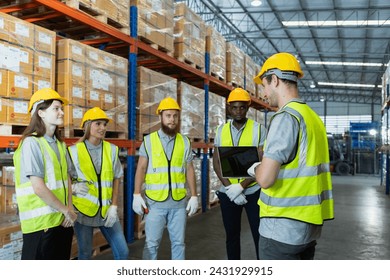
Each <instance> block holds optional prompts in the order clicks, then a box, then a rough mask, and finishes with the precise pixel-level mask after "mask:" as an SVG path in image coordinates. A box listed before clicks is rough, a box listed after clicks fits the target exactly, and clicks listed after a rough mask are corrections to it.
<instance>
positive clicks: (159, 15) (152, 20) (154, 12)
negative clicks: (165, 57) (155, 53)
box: [130, 0, 174, 52]
mask: <svg viewBox="0 0 390 280" xmlns="http://www.w3.org/2000/svg"><path fill="white" fill-rule="evenodd" d="M130 4H131V5H132V6H136V7H137V10H138V37H139V38H140V39H142V40H145V41H147V42H148V43H152V44H156V45H157V46H158V48H159V49H160V50H162V51H165V52H173V27H174V22H173V16H174V5H173V0H165V1H162V0H131V1H130Z"/></svg>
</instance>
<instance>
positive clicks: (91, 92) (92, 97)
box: [85, 88, 103, 108]
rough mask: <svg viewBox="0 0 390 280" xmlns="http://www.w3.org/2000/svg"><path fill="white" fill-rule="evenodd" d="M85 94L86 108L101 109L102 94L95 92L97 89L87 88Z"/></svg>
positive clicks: (98, 91)
mask: <svg viewBox="0 0 390 280" xmlns="http://www.w3.org/2000/svg"><path fill="white" fill-rule="evenodd" d="M85 94H86V98H87V100H86V106H87V107H91V108H92V107H99V108H102V105H103V100H102V93H101V92H100V90H97V89H93V88H92V89H91V88H87V89H86V90H85Z"/></svg>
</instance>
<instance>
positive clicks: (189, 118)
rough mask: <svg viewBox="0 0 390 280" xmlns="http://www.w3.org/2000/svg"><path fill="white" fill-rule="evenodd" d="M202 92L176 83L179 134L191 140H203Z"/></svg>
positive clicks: (182, 83) (203, 114)
mask: <svg viewBox="0 0 390 280" xmlns="http://www.w3.org/2000/svg"><path fill="white" fill-rule="evenodd" d="M204 97H205V94H204V90H203V89H199V88H197V87H194V86H191V85H189V84H187V83H184V82H179V83H178V99H179V100H180V105H181V106H180V107H181V118H180V133H181V134H183V135H185V136H187V137H189V138H191V139H204V121H205V118H204V116H205V111H204V100H205V99H204Z"/></svg>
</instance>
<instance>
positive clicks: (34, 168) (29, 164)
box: [20, 135, 71, 184]
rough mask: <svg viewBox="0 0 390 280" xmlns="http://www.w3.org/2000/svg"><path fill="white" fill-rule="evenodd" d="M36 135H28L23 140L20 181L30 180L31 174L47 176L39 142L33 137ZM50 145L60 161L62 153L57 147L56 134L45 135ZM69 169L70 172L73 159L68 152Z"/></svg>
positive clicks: (41, 176)
mask: <svg viewBox="0 0 390 280" xmlns="http://www.w3.org/2000/svg"><path fill="white" fill-rule="evenodd" d="M33 138H34V137H27V138H25V139H24V140H23V143H22V150H21V158H22V159H23V160H22V162H21V164H20V169H21V170H20V176H21V177H20V183H21V184H23V183H26V182H27V181H29V180H30V176H36V177H40V178H42V179H44V178H45V169H44V160H43V155H42V152H41V148H40V146H39V143H38V142H37V141H36V140H35V139H33ZM44 138H45V139H46V141H47V142H48V143H49V145H50V147H51V148H52V149H53V151H54V152H55V153H56V155H57V158H58V161H60V155H59V151H58V148H57V139H56V138H55V136H53V138H52V137H49V136H47V135H45V136H44ZM66 161H67V166H68V167H67V170H68V172H70V168H71V160H70V157H69V154H68V153H66Z"/></svg>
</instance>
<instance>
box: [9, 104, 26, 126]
mask: <svg viewBox="0 0 390 280" xmlns="http://www.w3.org/2000/svg"><path fill="white" fill-rule="evenodd" d="M7 102H8V103H9V106H7V122H8V123H11V124H22V125H28V124H29V123H30V114H29V113H28V103H29V100H23V99H8V100H7Z"/></svg>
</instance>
